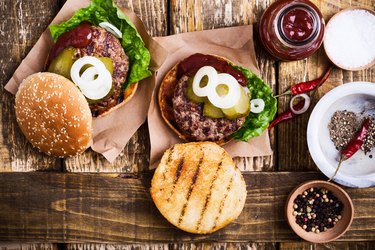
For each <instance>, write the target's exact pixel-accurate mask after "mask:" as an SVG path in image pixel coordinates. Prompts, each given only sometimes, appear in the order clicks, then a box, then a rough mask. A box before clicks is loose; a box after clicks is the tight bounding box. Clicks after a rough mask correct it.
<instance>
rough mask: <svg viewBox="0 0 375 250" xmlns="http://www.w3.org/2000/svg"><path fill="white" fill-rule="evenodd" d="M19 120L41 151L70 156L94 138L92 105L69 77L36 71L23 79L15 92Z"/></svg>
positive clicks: (22, 128) (28, 137) (26, 133)
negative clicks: (90, 106) (90, 105)
mask: <svg viewBox="0 0 375 250" xmlns="http://www.w3.org/2000/svg"><path fill="white" fill-rule="evenodd" d="M15 104H16V105H15V110H16V118H17V122H18V124H19V126H20V128H21V130H22V132H23V133H24V135H25V136H26V138H27V139H28V140H29V141H30V142H31V144H32V145H33V146H34V147H36V148H38V149H39V150H40V151H42V152H44V153H46V154H48V155H52V156H58V157H67V156H73V155H76V154H80V153H82V152H83V151H85V150H86V149H87V148H88V147H89V146H90V143H91V140H92V117H91V111H90V108H89V105H88V103H87V101H86V99H85V97H84V96H83V94H82V93H81V92H80V91H79V89H78V88H77V87H76V86H75V85H74V83H72V82H71V81H70V80H68V79H67V78H65V77H63V76H60V75H57V74H54V73H47V72H43V73H35V74H33V75H30V76H29V77H27V78H26V79H25V80H23V82H22V83H21V85H20V87H19V89H18V92H17V94H16V103H15Z"/></svg>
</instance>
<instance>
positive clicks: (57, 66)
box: [47, 48, 74, 79]
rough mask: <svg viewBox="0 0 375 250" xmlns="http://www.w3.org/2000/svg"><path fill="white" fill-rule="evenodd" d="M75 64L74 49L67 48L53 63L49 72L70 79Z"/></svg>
mask: <svg viewBox="0 0 375 250" xmlns="http://www.w3.org/2000/svg"><path fill="white" fill-rule="evenodd" d="M73 62H74V49H73V48H66V49H64V50H63V51H61V52H60V54H58V55H57V56H56V57H55V58H54V59H53V60H52V62H51V64H50V65H49V67H48V70H47V71H48V72H52V73H56V74H59V75H62V76H64V77H66V78H68V79H71V78H70V69H71V68H72V65H73Z"/></svg>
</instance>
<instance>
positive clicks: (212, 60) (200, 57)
mask: <svg viewBox="0 0 375 250" xmlns="http://www.w3.org/2000/svg"><path fill="white" fill-rule="evenodd" d="M203 66H212V67H214V68H215V69H216V70H217V71H218V72H220V73H227V74H230V75H231V76H233V77H234V78H236V80H237V81H238V83H239V84H240V85H241V86H246V85H247V79H246V77H245V76H244V74H242V72H241V71H239V70H236V69H235V68H233V67H232V66H231V65H230V64H229V63H228V62H227V61H224V60H220V59H218V58H216V57H214V56H211V55H204V54H200V53H196V54H193V55H191V56H189V57H188V58H185V59H184V60H183V61H181V62H180V63H179V65H178V69H177V78H178V79H180V78H181V77H182V76H183V75H188V76H193V75H195V74H196V73H197V71H198V70H199V69H200V68H202V67H203Z"/></svg>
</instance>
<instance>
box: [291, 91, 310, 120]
mask: <svg viewBox="0 0 375 250" xmlns="http://www.w3.org/2000/svg"><path fill="white" fill-rule="evenodd" d="M299 97H302V98H303V99H305V103H304V105H303V107H302V108H301V109H300V110H295V109H294V107H293V102H294V100H295V99H296V98H299ZM289 106H290V110H291V111H292V112H293V113H294V114H296V115H300V114H303V113H305V112H306V111H307V110H308V109H309V107H310V97H309V96H308V95H306V94H298V95H295V96H293V98H292V100H290V103H289Z"/></svg>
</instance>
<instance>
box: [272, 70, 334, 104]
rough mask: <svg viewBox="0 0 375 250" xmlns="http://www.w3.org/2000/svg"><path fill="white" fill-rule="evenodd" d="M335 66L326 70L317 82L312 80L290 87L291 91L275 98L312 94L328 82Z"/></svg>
mask: <svg viewBox="0 0 375 250" xmlns="http://www.w3.org/2000/svg"><path fill="white" fill-rule="evenodd" d="M332 68H333V66H332V65H331V66H329V67H328V69H327V70H326V72H325V73H324V75H323V76H322V77H319V78H317V79H315V80H312V81H307V82H300V83H297V84H295V85H293V86H292V87H290V89H289V90H288V91H286V92H284V93H282V94H280V95H277V96H275V97H279V96H283V95H289V94H291V95H298V94H303V93H306V92H310V91H312V90H314V89H316V88H319V87H320V86H322V84H323V83H324V82H325V81H327V79H328V77H329V74H330V73H331V70H332Z"/></svg>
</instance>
